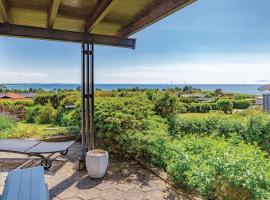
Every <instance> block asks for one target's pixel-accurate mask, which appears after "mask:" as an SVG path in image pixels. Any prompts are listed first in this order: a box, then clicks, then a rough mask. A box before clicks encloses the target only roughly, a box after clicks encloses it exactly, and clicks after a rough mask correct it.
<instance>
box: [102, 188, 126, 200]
mask: <svg viewBox="0 0 270 200" xmlns="http://www.w3.org/2000/svg"><path fill="white" fill-rule="evenodd" d="M123 197H124V192H122V191H120V190H117V189H115V188H112V189H108V190H103V191H102V192H101V198H102V199H104V200H119V199H123Z"/></svg>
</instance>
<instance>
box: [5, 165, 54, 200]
mask: <svg viewBox="0 0 270 200" xmlns="http://www.w3.org/2000/svg"><path fill="white" fill-rule="evenodd" d="M31 199H33V200H49V192H48V187H47V185H46V183H45V178H44V168H43V167H33V168H28V169H20V170H14V171H11V172H10V173H9V174H8V177H7V179H6V183H5V186H4V191H3V194H2V196H0V200H31Z"/></svg>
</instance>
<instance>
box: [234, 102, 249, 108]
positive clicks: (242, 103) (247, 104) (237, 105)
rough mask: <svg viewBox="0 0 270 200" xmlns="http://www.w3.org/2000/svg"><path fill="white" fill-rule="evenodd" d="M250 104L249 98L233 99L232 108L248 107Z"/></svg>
mask: <svg viewBox="0 0 270 200" xmlns="http://www.w3.org/2000/svg"><path fill="white" fill-rule="evenodd" d="M250 106H251V103H250V101H249V100H234V101H233V108H234V109H248V108H249V107H250Z"/></svg>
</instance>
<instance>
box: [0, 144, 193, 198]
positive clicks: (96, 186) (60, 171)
mask: <svg viewBox="0 0 270 200" xmlns="http://www.w3.org/2000/svg"><path fill="white" fill-rule="evenodd" d="M79 149H80V145H79V143H76V144H74V145H73V146H72V147H71V149H70V151H69V153H68V154H67V156H61V157H58V158H57V160H60V161H64V162H63V163H64V164H62V165H60V167H58V168H57V167H54V169H53V170H49V171H47V172H46V175H45V178H46V182H47V184H48V187H49V193H50V198H51V199H52V200H91V199H92V200H147V199H149V200H159V199H167V200H182V199H195V198H193V197H190V196H188V195H185V194H184V193H179V192H177V193H176V192H175V191H174V190H173V189H172V188H171V187H170V186H169V185H168V184H166V183H165V182H164V181H163V180H161V179H160V178H158V177H157V176H155V175H154V174H152V173H151V172H150V171H148V170H145V169H143V168H142V167H141V166H140V165H138V164H137V163H135V162H121V161H117V160H116V159H111V158H110V162H109V163H110V164H109V168H108V171H107V173H106V175H105V177H104V178H103V179H91V178H89V177H88V176H87V174H86V172H79V171H77V170H76V168H77V167H76V165H77V158H78V156H79V153H80V151H79ZM5 158H6V159H9V161H10V160H12V159H14V160H15V161H16V159H17V160H18V159H22V160H23V161H24V162H25V155H19V154H10V153H0V159H2V161H1V160H0V162H2V165H0V167H1V166H3V159H5ZM27 159H30V158H27ZM38 162H39V161H38ZM12 167H15V168H16V167H17V166H16V164H14V166H12ZM2 168H3V167H2ZM7 171H8V170H6V169H1V168H0V193H1V192H2V190H3V186H4V182H5V178H6V176H7V173H8V172H7Z"/></svg>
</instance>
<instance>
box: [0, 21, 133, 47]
mask: <svg viewBox="0 0 270 200" xmlns="http://www.w3.org/2000/svg"><path fill="white" fill-rule="evenodd" d="M0 35H4V36H11V37H24V38H32V39H44V40H54V41H63V42H75V43H82V42H85V43H93V44H100V45H107V46H116V47H126V48H132V49H134V48H135V43H136V40H135V39H128V38H120V37H115V36H106V35H98V34H91V33H79V32H72V31H62V30H56V29H48V28H36V27H30V26H21V25H12V24H0Z"/></svg>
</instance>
